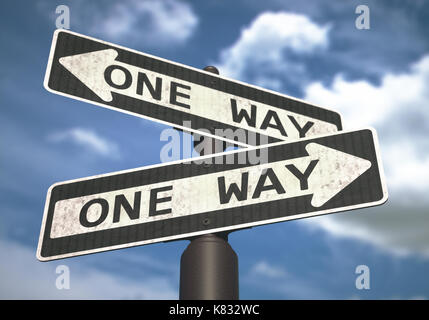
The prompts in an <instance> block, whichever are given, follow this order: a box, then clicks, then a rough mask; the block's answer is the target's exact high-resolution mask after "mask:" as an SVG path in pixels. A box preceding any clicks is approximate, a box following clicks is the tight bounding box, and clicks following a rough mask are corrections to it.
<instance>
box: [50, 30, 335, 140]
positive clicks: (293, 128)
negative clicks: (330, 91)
mask: <svg viewBox="0 0 429 320" xmlns="http://www.w3.org/2000/svg"><path fill="white" fill-rule="evenodd" d="M44 86H45V88H46V89H47V90H49V91H51V92H54V93H56V94H60V95H64V96H67V97H70V98H73V99H77V100H81V101H86V102H89V103H92V104H95V105H98V106H101V107H105V108H109V109H113V110H117V111H120V112H124V113H128V114H132V115H135V116H139V117H142V118H147V119H150V120H155V121H158V122H161V123H165V124H169V125H173V126H174V127H176V128H180V129H183V130H185V131H190V132H196V133H200V134H203V135H208V136H211V137H216V138H218V139H221V140H225V141H230V142H231V141H236V142H238V143H236V144H238V145H243V146H245V145H259V144H260V142H259V141H266V142H267V143H271V142H277V141H292V140H297V139H299V138H304V137H310V136H316V135H323V134H328V133H334V132H336V131H338V130H341V117H340V115H339V114H338V113H337V112H334V111H331V110H327V109H325V108H321V107H318V106H315V105H312V104H309V103H307V102H304V101H301V100H299V99H296V98H292V97H288V96H285V95H282V94H280V93H276V92H273V91H270V90H266V89H262V88H258V87H255V86H252V85H249V84H246V83H242V82H239V81H235V80H231V79H227V78H224V77H221V76H218V75H215V74H213V73H209V72H206V71H203V70H199V69H196V68H192V67H189V66H185V65H182V64H178V63H175V62H171V61H168V60H165V59H161V58H158V57H154V56H151V55H148V54H145V53H142V52H138V51H134V50H131V49H127V48H124V47H120V46H118V45H114V44H111V43H108V42H105V41H101V40H97V39H94V38H90V37H87V36H84V35H81V34H78V33H74V32H71V31H67V30H56V31H55V33H54V36H53V41H52V46H51V52H50V56H49V61H48V66H47V70H46V75H45V81H44ZM239 128H241V129H242V130H244V133H245V134H244V135H242V134H234V132H236V130H237V129H239ZM202 130H204V131H202ZM216 130H217V132H216ZM231 132H233V133H231ZM250 134H253V136H250ZM252 137H253V139H252ZM264 137H265V138H266V140H261V138H264Z"/></svg>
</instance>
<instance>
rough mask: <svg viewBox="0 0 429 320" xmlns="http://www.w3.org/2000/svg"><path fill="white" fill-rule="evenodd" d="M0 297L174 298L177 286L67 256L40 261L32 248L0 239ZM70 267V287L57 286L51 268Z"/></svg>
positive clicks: (53, 269)
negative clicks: (113, 271) (129, 276)
mask: <svg viewBox="0 0 429 320" xmlns="http://www.w3.org/2000/svg"><path fill="white" fill-rule="evenodd" d="M0 261H2V263H1V264H0V299H177V289H176V288H174V286H173V285H172V283H171V281H170V280H169V279H168V278H166V277H163V276H156V277H154V276H147V275H145V272H142V273H141V276H139V278H138V279H135V280H132V281H131V280H130V279H127V278H123V277H121V276H120V275H113V274H110V273H107V272H101V271H99V270H97V269H94V268H91V267H87V266H85V265H82V264H76V263H74V262H72V261H70V260H63V261H57V262H53V263H43V262H39V261H37V260H36V256H35V250H30V249H29V248H27V247H25V246H22V245H20V244H17V243H14V242H7V241H4V240H1V241H0ZM58 265H67V266H68V267H69V269H70V289H69V290H58V289H57V288H56V286H55V281H56V278H57V276H58V274H56V272H55V270H56V267H57V266H58Z"/></svg>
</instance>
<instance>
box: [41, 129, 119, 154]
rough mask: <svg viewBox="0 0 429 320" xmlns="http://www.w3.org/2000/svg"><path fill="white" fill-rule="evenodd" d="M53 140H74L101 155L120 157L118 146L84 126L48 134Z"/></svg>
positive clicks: (75, 142) (49, 138)
mask: <svg viewBox="0 0 429 320" xmlns="http://www.w3.org/2000/svg"><path fill="white" fill-rule="evenodd" d="M48 140H49V141H51V142H56V143H60V142H72V143H74V144H77V145H79V146H82V147H84V148H87V149H88V150H91V151H93V152H94V153H96V154H99V155H101V156H106V157H111V158H117V157H119V151H118V147H117V145H116V144H115V143H113V142H111V141H108V140H107V139H105V138H103V137H101V136H100V135H98V134H97V133H95V132H94V131H92V130H89V129H84V128H72V129H68V130H65V131H61V132H55V133H52V134H50V135H49V136H48Z"/></svg>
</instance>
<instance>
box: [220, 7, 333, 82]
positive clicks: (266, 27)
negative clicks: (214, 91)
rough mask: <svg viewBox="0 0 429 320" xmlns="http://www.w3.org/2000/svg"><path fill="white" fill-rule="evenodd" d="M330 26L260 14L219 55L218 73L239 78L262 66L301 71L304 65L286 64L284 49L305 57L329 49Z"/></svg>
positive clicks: (288, 15)
mask: <svg viewBox="0 0 429 320" xmlns="http://www.w3.org/2000/svg"><path fill="white" fill-rule="evenodd" d="M328 31H329V26H327V25H324V26H321V25H318V24H316V23H314V22H313V21H311V20H310V19H309V18H308V17H307V16H304V15H300V14H295V13H287V12H277V13H274V12H263V13H261V14H259V15H258V16H257V17H256V18H255V19H254V20H253V21H252V22H251V23H250V25H249V26H248V27H246V28H244V29H243V30H242V31H241V35H240V37H239V39H238V40H237V41H236V42H235V43H234V44H233V45H232V46H230V47H229V48H227V49H224V50H223V51H222V52H221V56H220V62H219V63H216V65H217V66H219V70H220V72H221V74H223V75H226V76H229V77H233V78H242V77H243V73H244V72H245V71H246V69H247V68H254V69H258V70H263V69H264V67H266V68H271V69H274V68H275V69H277V70H280V69H281V70H283V69H284V68H287V69H288V70H289V72H293V71H295V72H302V71H303V68H304V66H303V65H301V64H297V63H288V62H287V61H285V59H284V55H285V53H286V51H287V50H290V51H292V52H294V53H299V54H308V53H311V52H313V51H314V50H316V49H323V48H326V47H327V46H328Z"/></svg>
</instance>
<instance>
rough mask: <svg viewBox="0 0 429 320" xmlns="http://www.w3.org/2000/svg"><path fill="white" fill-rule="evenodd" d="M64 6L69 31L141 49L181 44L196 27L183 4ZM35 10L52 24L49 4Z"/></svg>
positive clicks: (128, 1) (144, 1)
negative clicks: (68, 15)
mask: <svg viewBox="0 0 429 320" xmlns="http://www.w3.org/2000/svg"><path fill="white" fill-rule="evenodd" d="M68 6H69V7H70V27H71V29H72V30H74V31H78V32H82V33H85V34H90V35H95V36H98V37H101V38H103V40H107V41H117V42H122V41H125V42H126V43H127V44H130V43H133V44H134V45H138V46H141V47H144V48H148V47H151V48H153V47H163V46H168V45H177V44H183V43H184V42H186V40H188V39H189V38H190V37H191V36H192V35H193V33H194V31H195V30H196V27H197V26H198V16H197V15H196V14H195V12H194V11H193V9H192V6H191V5H190V4H189V3H188V2H186V1H183V0H121V1H118V0H117V1H109V2H108V3H106V2H105V1H86V0H74V1H72V2H70V4H68ZM37 8H38V10H39V12H40V13H42V14H43V15H45V16H47V17H48V18H49V19H50V20H53V22H54V23H55V20H56V19H57V15H56V14H55V5H54V6H53V5H52V2H51V1H49V0H39V1H38V2H37Z"/></svg>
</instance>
